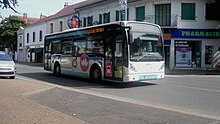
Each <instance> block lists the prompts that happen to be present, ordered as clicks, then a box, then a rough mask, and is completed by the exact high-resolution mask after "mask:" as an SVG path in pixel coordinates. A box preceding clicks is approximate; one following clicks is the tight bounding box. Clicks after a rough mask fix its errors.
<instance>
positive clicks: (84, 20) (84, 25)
mask: <svg viewBox="0 0 220 124" xmlns="http://www.w3.org/2000/svg"><path fill="white" fill-rule="evenodd" d="M83 27H86V18H85V17H84V18H83Z"/></svg>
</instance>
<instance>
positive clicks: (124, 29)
mask: <svg viewBox="0 0 220 124" xmlns="http://www.w3.org/2000/svg"><path fill="white" fill-rule="evenodd" d="M44 44H45V46H44V53H45V54H44V69H45V70H48V71H52V72H53V74H54V75H56V76H59V75H61V74H65V75H73V76H78V77H85V78H90V79H92V80H93V81H100V80H108V81H117V82H133V81H142V80H151V79H160V78H164V52H163V51H164V48H163V38H162V32H161V29H160V27H159V26H158V25H155V24H151V23H146V22H136V21H122V22H113V23H108V24H102V25H95V26H91V27H86V28H79V29H70V30H67V31H64V32H60V33H54V34H49V35H47V36H45V43H44Z"/></svg>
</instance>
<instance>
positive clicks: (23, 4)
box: [0, 0, 84, 18]
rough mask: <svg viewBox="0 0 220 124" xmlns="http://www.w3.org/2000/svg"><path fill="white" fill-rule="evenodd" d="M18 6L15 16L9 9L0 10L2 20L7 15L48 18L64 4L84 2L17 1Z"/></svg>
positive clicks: (74, 0)
mask: <svg viewBox="0 0 220 124" xmlns="http://www.w3.org/2000/svg"><path fill="white" fill-rule="evenodd" d="M17 1H18V6H16V7H15V9H16V10H17V11H18V12H19V13H20V14H17V13H15V12H14V11H13V10H11V9H2V8H0V15H1V16H2V17H3V18H6V17H9V15H19V16H23V13H27V15H28V17H34V18H39V17H40V15H41V13H42V14H43V15H45V16H50V15H53V14H55V13H57V12H58V11H60V10H61V9H63V7H64V3H65V2H68V4H69V5H72V4H75V3H79V2H82V1H84V0H17Z"/></svg>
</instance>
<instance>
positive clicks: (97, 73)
mask: <svg viewBox="0 0 220 124" xmlns="http://www.w3.org/2000/svg"><path fill="white" fill-rule="evenodd" d="M101 76H102V74H101V70H100V69H99V68H93V69H92V71H91V73H90V78H91V80H92V81H93V82H100V81H101Z"/></svg>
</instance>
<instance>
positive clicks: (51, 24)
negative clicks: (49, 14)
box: [50, 23, 53, 33]
mask: <svg viewBox="0 0 220 124" xmlns="http://www.w3.org/2000/svg"><path fill="white" fill-rule="evenodd" d="M50 33H53V23H50Z"/></svg>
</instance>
